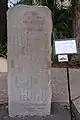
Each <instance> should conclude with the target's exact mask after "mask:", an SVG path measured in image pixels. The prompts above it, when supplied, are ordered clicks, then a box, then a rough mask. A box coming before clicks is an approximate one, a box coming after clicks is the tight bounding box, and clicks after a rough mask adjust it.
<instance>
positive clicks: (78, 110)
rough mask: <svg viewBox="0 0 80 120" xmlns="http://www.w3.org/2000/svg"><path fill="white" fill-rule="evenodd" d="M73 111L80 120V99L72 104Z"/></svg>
mask: <svg viewBox="0 0 80 120" xmlns="http://www.w3.org/2000/svg"><path fill="white" fill-rule="evenodd" d="M72 110H73V113H74V115H75V117H76V118H77V120H80V97H79V98H77V99H76V100H74V101H73V102H72Z"/></svg>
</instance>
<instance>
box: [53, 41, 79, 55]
mask: <svg viewBox="0 0 80 120" xmlns="http://www.w3.org/2000/svg"><path fill="white" fill-rule="evenodd" d="M76 53H77V47H76V41H75V40H65V41H55V54H56V55H59V54H76Z"/></svg>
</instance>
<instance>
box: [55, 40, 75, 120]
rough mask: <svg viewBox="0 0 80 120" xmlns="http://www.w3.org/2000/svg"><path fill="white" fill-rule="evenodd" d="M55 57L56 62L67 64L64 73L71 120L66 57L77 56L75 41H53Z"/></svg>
mask: <svg viewBox="0 0 80 120" xmlns="http://www.w3.org/2000/svg"><path fill="white" fill-rule="evenodd" d="M54 45H55V46H54V47H55V55H56V56H57V58H58V62H61V63H62V62H64V63H67V67H66V72H67V83H68V93H69V94H68V95H69V104H70V115H71V120H72V119H73V113H72V99H71V89H70V79H69V67H68V61H69V60H68V55H73V54H77V47H76V41H75V39H67V40H57V41H54Z"/></svg>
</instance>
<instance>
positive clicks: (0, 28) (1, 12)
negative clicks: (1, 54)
mask: <svg viewBox="0 0 80 120" xmlns="http://www.w3.org/2000/svg"><path fill="white" fill-rule="evenodd" d="M7 9H8V7H7V0H0V44H2V45H3V44H4V42H6V41H7V19H6V11H7Z"/></svg>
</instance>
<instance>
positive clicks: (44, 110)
mask: <svg viewBox="0 0 80 120" xmlns="http://www.w3.org/2000/svg"><path fill="white" fill-rule="evenodd" d="M9 115H10V116H11V117H15V116H19V117H21V116H23V117H25V116H29V115H30V116H33V115H36V116H46V115H50V107H49V106H48V104H47V105H46V104H35V105H34V104H33V105H32V104H31V105H30V104H29V105H26V104H21V103H20V104H19V103H12V104H10V109H9Z"/></svg>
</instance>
